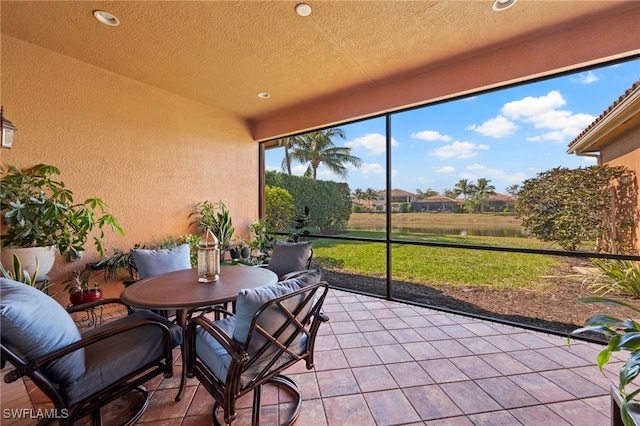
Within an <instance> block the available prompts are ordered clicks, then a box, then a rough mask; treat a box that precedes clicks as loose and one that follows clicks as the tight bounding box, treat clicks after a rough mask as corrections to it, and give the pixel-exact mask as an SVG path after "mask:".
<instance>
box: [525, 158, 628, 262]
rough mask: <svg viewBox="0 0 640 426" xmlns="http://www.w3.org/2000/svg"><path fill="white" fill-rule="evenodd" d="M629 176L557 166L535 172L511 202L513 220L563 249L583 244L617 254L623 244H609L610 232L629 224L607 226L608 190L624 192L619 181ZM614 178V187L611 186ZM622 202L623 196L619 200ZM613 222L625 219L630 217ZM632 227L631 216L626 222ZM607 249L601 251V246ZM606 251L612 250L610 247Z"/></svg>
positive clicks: (617, 170)
mask: <svg viewBox="0 0 640 426" xmlns="http://www.w3.org/2000/svg"><path fill="white" fill-rule="evenodd" d="M628 173H631V171H630V170H628V169H626V168H624V167H609V166H591V167H586V168H578V169H568V168H565V167H558V168H555V169H552V170H548V171H546V172H542V173H538V175H537V176H536V177H535V178H531V179H527V180H525V181H524V182H523V184H522V187H521V188H520V190H519V191H518V198H517V200H516V202H515V209H516V217H518V218H520V219H522V226H524V227H525V228H526V230H527V231H528V232H529V233H530V234H531V235H532V236H534V237H536V238H538V239H540V240H542V241H553V242H556V243H558V244H559V245H560V247H562V248H563V249H565V250H576V249H578V248H579V247H580V245H581V244H583V243H584V242H585V241H597V242H598V244H599V245H600V246H602V245H605V244H606V245H609V246H615V247H616V248H617V252H620V251H621V250H623V249H624V248H625V247H626V246H627V245H628V244H625V242H624V241H620V240H616V241H614V240H613V236H612V233H611V229H620V228H628V226H629V224H628V223H627V224H624V225H623V224H622V223H614V224H612V223H608V219H607V215H606V214H605V213H606V212H607V211H608V210H610V208H611V205H612V203H611V198H612V190H614V189H615V190H618V191H620V190H623V189H624V186H625V185H623V184H622V181H621V179H620V178H621V177H622V176H623V175H625V174H628ZM615 180H618V184H617V185H612V183H613V182H614V181H615ZM623 200H624V198H623ZM618 216H624V219H623V218H622V217H617V218H616V220H625V221H628V220H627V219H629V215H618ZM631 222H632V223H635V218H632V219H631ZM600 248H606V247H600ZM609 251H611V249H609Z"/></svg>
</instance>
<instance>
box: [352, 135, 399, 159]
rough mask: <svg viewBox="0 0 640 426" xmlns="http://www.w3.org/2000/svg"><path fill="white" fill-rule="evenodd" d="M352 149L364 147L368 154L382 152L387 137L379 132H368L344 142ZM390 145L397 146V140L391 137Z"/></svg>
mask: <svg viewBox="0 0 640 426" xmlns="http://www.w3.org/2000/svg"><path fill="white" fill-rule="evenodd" d="M345 146H347V147H349V148H352V149H354V150H358V149H364V150H365V151H366V153H367V154H368V155H378V154H384V153H385V152H386V150H387V139H386V138H385V136H384V135H382V134H380V133H368V134H366V135H364V136H360V137H359V138H355V139H353V140H352V141H350V142H347V143H345ZM391 146H398V141H396V140H395V139H393V138H391Z"/></svg>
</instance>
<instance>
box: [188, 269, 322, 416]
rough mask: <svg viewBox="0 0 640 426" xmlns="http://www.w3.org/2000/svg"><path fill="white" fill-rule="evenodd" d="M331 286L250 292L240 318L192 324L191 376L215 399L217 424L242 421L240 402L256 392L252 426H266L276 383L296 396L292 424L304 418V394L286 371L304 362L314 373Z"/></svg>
mask: <svg viewBox="0 0 640 426" xmlns="http://www.w3.org/2000/svg"><path fill="white" fill-rule="evenodd" d="M327 290H328V284H327V283H326V282H319V283H316V284H311V285H307V286H302V287H301V286H300V285H299V283H296V280H289V281H285V282H281V283H277V284H274V285H269V286H263V287H258V288H255V289H245V290H242V291H241V292H240V293H239V294H238V301H237V311H236V315H235V316H232V317H228V318H225V319H222V320H219V321H215V322H213V321H211V320H209V319H208V318H206V317H203V316H200V317H196V318H194V319H192V320H191V321H190V322H189V326H188V328H187V333H186V352H187V375H188V376H189V377H193V376H195V377H197V378H198V380H199V381H200V382H201V383H202V385H203V386H204V387H205V389H207V391H208V392H209V393H210V394H211V396H212V397H213V398H214V399H215V404H214V407H213V413H212V415H213V422H214V424H216V425H221V423H220V419H219V417H218V410H219V408H220V407H222V409H223V411H224V422H225V423H227V424H229V425H230V424H231V423H232V421H233V420H234V419H235V417H236V400H237V399H238V398H240V397H241V396H242V395H244V394H246V393H249V392H251V391H253V414H252V424H253V425H258V424H259V423H260V396H261V387H262V385H264V384H267V383H272V384H276V385H278V386H282V387H284V388H286V389H287V390H289V391H290V392H291V393H292V394H293V395H294V396H295V400H294V403H295V407H294V409H293V413H292V414H291V416H290V418H289V420H288V421H286V422H285V423H284V424H286V425H291V424H292V423H293V422H295V420H296V419H297V418H298V415H299V412H300V407H301V404H302V394H301V391H300V388H299V387H298V385H297V384H296V382H295V381H294V380H292V379H291V378H289V377H286V376H284V375H282V374H281V373H282V371H283V370H285V369H286V368H288V367H290V366H291V365H293V364H295V363H297V362H298V361H302V360H304V361H305V362H306V367H307V369H311V368H313V357H314V345H315V339H316V334H317V332H318V328H319V326H320V323H321V322H325V321H328V320H329V318H328V317H327V316H326V315H324V314H323V313H322V312H321V308H322V304H323V303H324V299H325V297H326V294H327Z"/></svg>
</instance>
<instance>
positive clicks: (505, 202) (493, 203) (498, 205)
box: [486, 192, 516, 212]
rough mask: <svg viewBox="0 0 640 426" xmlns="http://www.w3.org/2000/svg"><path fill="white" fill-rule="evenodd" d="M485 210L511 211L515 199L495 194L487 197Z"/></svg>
mask: <svg viewBox="0 0 640 426" xmlns="http://www.w3.org/2000/svg"><path fill="white" fill-rule="evenodd" d="M486 201H487V209H486V211H490V212H504V211H513V210H514V206H515V202H516V199H515V197H512V196H511V195H506V194H500V193H498V192H496V193H495V194H491V195H489V196H488V197H487V200H486Z"/></svg>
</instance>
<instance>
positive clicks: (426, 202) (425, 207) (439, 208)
mask: <svg viewBox="0 0 640 426" xmlns="http://www.w3.org/2000/svg"><path fill="white" fill-rule="evenodd" d="M461 203H462V201H461V200H454V199H453V198H449V197H445V196H444V195H432V196H431V197H427V198H423V199H421V200H416V201H414V202H412V203H411V211H412V212H446V213H453V212H457V211H459V209H460V207H459V206H460V204H461Z"/></svg>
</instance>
